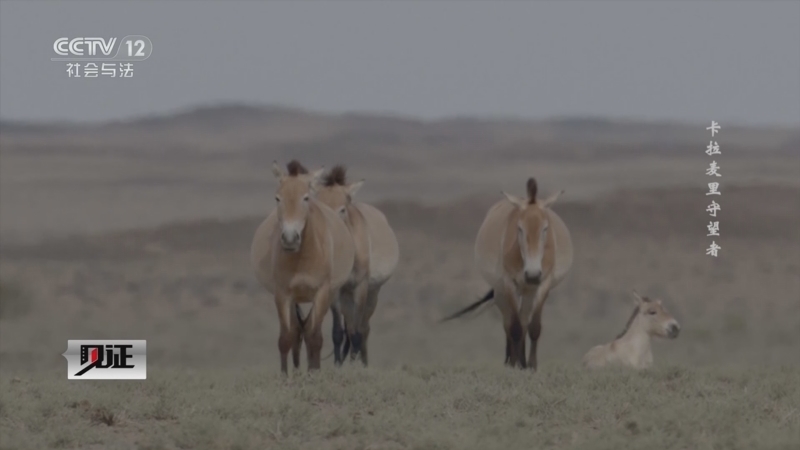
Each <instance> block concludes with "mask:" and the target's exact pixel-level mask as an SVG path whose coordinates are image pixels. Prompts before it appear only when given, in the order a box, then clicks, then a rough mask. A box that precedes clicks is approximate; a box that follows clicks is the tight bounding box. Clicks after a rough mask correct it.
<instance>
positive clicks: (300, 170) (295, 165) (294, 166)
mask: <svg viewBox="0 0 800 450" xmlns="http://www.w3.org/2000/svg"><path fill="white" fill-rule="evenodd" d="M286 170H288V171H289V176H290V177H296V176H298V175H305V174H307V173H308V169H306V168H305V167H303V165H302V164H300V162H299V161H297V160H296V159H293V160H291V161H289V164H287V165H286Z"/></svg>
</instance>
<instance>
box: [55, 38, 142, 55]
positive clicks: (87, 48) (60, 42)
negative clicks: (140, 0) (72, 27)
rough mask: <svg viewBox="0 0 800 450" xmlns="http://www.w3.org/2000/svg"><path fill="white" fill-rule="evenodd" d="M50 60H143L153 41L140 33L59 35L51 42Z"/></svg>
mask: <svg viewBox="0 0 800 450" xmlns="http://www.w3.org/2000/svg"><path fill="white" fill-rule="evenodd" d="M53 51H54V52H55V53H56V55H58V56H56V57H52V58H50V60H51V61H144V60H145V59H147V58H149V57H150V55H151V54H153V43H152V42H151V41H150V38H148V37H147V36H142V35H129V36H125V37H124V38H122V39H117V38H115V37H111V38H107V39H106V38H102V37H75V38H68V37H61V38H58V39H56V40H55V42H53Z"/></svg>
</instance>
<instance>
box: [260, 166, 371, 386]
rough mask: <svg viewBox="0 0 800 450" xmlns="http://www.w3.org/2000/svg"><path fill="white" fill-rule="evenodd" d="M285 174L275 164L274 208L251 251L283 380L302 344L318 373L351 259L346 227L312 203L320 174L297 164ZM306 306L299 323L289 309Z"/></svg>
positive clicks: (296, 360)
mask: <svg viewBox="0 0 800 450" xmlns="http://www.w3.org/2000/svg"><path fill="white" fill-rule="evenodd" d="M287 169H288V173H286V172H284V171H283V169H282V168H281V167H280V166H278V164H277V163H273V167H272V170H273V172H274V174H275V176H276V177H277V178H278V181H279V186H278V190H277V193H276V195H275V201H276V202H277V206H276V208H275V209H274V210H273V211H272V212H271V213H270V214H269V216H268V217H267V218H266V219H265V220H264V221H263V222H262V223H261V225H259V227H258V229H257V230H256V233H255V236H254V238H253V244H252V246H251V249H250V258H251V263H252V264H253V267H254V269H255V273H256V277H257V278H258V280H259V282H260V283H261V284H262V285H263V286H264V287H265V288H266V289H267V291H269V292H270V293H271V294H273V295H274V296H275V306H276V308H277V310H278V318H279V320H280V338H279V339H278V349H279V350H280V352H281V372H283V373H284V374H286V373H287V358H288V353H289V350H290V349H292V350H293V352H292V359H293V362H294V366H295V368H297V367H299V365H300V346H301V345H302V342H303V340H305V342H306V346H307V348H306V350H307V352H308V369H309V371H311V370H316V369H319V367H320V350H321V349H322V320H323V319H324V318H325V314H326V313H327V312H328V308H329V307H330V305H331V302H332V298H334V297H335V296H336V294H337V293H338V291H339V289H340V288H341V287H342V285H343V284H345V282H347V280H348V278H349V277H350V272H351V271H352V268H353V259H354V255H355V246H354V245H353V238H352V236H350V231H348V229H347V226H346V225H345V224H344V222H343V221H342V220H341V218H339V217H338V215H337V214H336V213H335V212H334V211H333V210H331V209H330V208H329V207H327V206H325V205H324V204H322V203H321V202H319V201H317V200H316V199H315V198H313V188H314V186H315V184H316V181H317V179H318V178H319V177H320V176H321V175H322V173H323V171H324V169H320V170H318V171H316V172H314V173H313V174H308V171H307V170H305V168H303V166H302V165H301V164H300V163H298V162H297V161H292V162H290V163H289V164H288V165H287ZM307 302H311V303H312V306H311V310H310V311H309V313H308V317H307V318H306V319H305V320H304V321H303V320H302V318H301V316H299V315H296V314H295V312H296V311H293V309H295V308H294V306H295V305H296V304H297V303H307Z"/></svg>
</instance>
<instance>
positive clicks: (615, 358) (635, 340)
mask: <svg viewBox="0 0 800 450" xmlns="http://www.w3.org/2000/svg"><path fill="white" fill-rule="evenodd" d="M631 294H632V297H633V301H634V305H635V306H636V307H635V308H634V310H633V313H632V314H631V317H630V319H628V323H627V324H626V325H625V329H624V330H623V331H622V333H620V334H619V335H618V336H617V338H616V339H614V340H613V341H611V342H609V343H608V344H603V345H598V346H595V347H593V348H592V349H591V350H589V351H588V352H587V353H586V355H584V356H583V365H584V367H587V368H590V369H594V368H597V367H603V366H606V365H614V364H618V365H622V366H626V367H631V368H634V369H646V368H649V367H652V366H653V351H652V350H651V349H650V338H651V337H652V336H658V337H662V338H668V339H675V338H677V337H678V333H679V332H680V331H681V326H680V324H678V321H677V320H675V318H674V317H672V315H671V314H670V313H669V312H667V310H666V309H665V308H664V306H663V305H662V304H661V300H658V299H655V300H651V299H650V298H648V297H642V296H640V295H639V294H638V293H637V292H636V291H631Z"/></svg>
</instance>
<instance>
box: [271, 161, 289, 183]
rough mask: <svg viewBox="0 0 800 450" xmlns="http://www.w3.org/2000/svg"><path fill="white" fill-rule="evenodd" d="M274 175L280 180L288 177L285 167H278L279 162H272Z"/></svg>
mask: <svg viewBox="0 0 800 450" xmlns="http://www.w3.org/2000/svg"><path fill="white" fill-rule="evenodd" d="M272 173H273V174H275V178H277V179H279V180H280V179H281V178H283V177H285V176H286V172H284V171H283V167H281V166H279V165H278V161H272Z"/></svg>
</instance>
